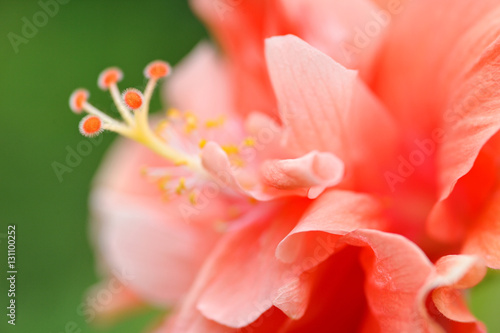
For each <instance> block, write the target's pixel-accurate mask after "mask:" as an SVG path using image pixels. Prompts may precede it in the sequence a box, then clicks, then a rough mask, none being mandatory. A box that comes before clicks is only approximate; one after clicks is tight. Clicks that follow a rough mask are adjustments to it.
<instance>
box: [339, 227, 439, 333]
mask: <svg viewBox="0 0 500 333" xmlns="http://www.w3.org/2000/svg"><path fill="white" fill-rule="evenodd" d="M341 241H342V242H345V243H347V244H349V245H353V246H361V247H363V248H364V250H363V253H362V257H361V260H362V264H363V267H364V271H365V274H366V280H365V293H366V297H367V300H368V304H369V308H370V312H371V315H372V316H373V317H374V320H376V322H377V323H378V326H379V327H380V331H381V332H412V331H424V329H423V328H424V327H425V326H426V323H425V322H422V319H421V318H419V316H418V308H417V303H416V300H417V295H418V292H419V290H420V288H421V287H422V285H423V284H424V282H425V279H426V278H427V276H428V275H429V273H430V272H431V269H432V265H431V263H430V261H429V260H428V259H427V257H426V256H425V254H424V253H423V252H422V251H421V250H420V248H418V247H417V246H416V245H415V244H414V243H412V242H411V241H409V240H408V239H406V238H404V237H402V236H399V235H396V234H390V233H384V232H381V231H377V230H356V231H353V232H352V233H349V234H347V235H346V236H345V237H343V238H342V239H341Z"/></svg>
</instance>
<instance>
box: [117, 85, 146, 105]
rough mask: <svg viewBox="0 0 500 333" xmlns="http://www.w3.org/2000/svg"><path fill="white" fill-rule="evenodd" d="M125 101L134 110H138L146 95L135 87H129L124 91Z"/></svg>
mask: <svg viewBox="0 0 500 333" xmlns="http://www.w3.org/2000/svg"><path fill="white" fill-rule="evenodd" d="M122 97H123V101H124V102H125V104H126V105H127V106H128V107H129V108H131V109H132V110H136V109H138V108H140V107H141V106H142V102H143V100H144V96H143V95H142V93H141V92H140V91H139V90H137V89H134V88H130V89H127V90H125V91H124V92H123V95H122Z"/></svg>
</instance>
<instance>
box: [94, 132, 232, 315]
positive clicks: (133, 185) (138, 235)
mask: <svg viewBox="0 0 500 333" xmlns="http://www.w3.org/2000/svg"><path fill="white" fill-rule="evenodd" d="M143 163H145V164H146V165H150V166H161V165H164V161H163V160H162V159H161V158H160V157H157V156H156V155H155V154H154V153H152V152H150V151H149V150H148V149H147V148H144V147H142V146H141V145H139V144H136V143H132V142H129V141H119V142H118V143H117V144H116V145H115V146H114V147H113V149H112V150H111V152H110V155H108V157H107V159H106V161H105V163H104V164H103V168H102V169H101V170H100V172H99V174H98V177H97V179H96V184H95V187H94V190H93V192H92V198H91V210H92V213H93V216H94V220H95V221H94V225H93V227H94V231H95V233H94V237H95V241H96V246H97V249H98V253H99V255H100V256H101V258H99V259H101V261H102V263H101V266H102V268H103V269H104V273H106V274H107V273H108V272H114V271H118V272H126V274H128V275H130V276H131V278H128V279H123V278H122V280H121V282H122V283H123V284H126V285H127V286H128V288H130V289H131V290H133V291H134V292H135V293H136V294H137V295H138V296H140V297H142V298H144V299H146V300H148V301H151V302H153V303H156V304H160V305H168V304H172V303H174V302H176V301H178V300H179V299H180V298H181V297H182V296H183V295H184V294H185V293H186V291H187V290H188V288H189V287H190V285H191V283H192V281H193V279H194V277H195V276H196V274H197V272H198V269H199V267H200V266H201V264H202V262H203V261H204V258H205V256H206V255H207V252H208V251H209V250H210V249H211V248H212V247H213V245H214V242H215V241H216V240H217V239H218V237H219V234H218V233H217V232H216V231H215V228H214V226H213V224H211V223H210V222H208V223H207V221H216V220H217V219H218V218H221V217H222V218H224V217H223V216H221V214H222V215H224V214H226V213H224V212H226V210H221V207H222V206H221V205H223V206H224V207H225V206H226V205H227V203H225V202H221V201H220V200H212V202H211V204H210V207H208V208H207V209H204V210H203V214H202V215H203V216H196V217H195V218H193V219H192V224H191V225H189V224H187V223H186V222H185V220H184V218H183V215H182V212H181V211H180V209H179V207H178V206H177V204H176V203H175V202H172V203H165V202H163V201H162V199H161V195H160V192H159V191H158V190H157V186H156V184H151V183H149V182H148V181H147V180H146V179H145V178H144V177H142V176H141V168H142V167H143V165H144V164H143ZM165 240H168V241H165Z"/></svg>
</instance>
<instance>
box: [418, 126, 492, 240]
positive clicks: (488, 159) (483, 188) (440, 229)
mask: <svg viewBox="0 0 500 333" xmlns="http://www.w3.org/2000/svg"><path fill="white" fill-rule="evenodd" d="M495 138H496V141H495V140H490V141H489V142H488V143H487V144H486V145H485V146H484V147H483V149H482V150H481V152H480V153H479V155H478V157H477V158H476V160H475V162H474V166H473V168H472V169H471V170H470V171H469V172H468V173H467V174H466V175H465V176H463V177H462V178H460V180H459V181H458V182H457V184H456V185H455V186H454V189H453V192H452V193H451V194H450V196H449V197H447V198H446V199H444V200H441V201H439V202H437V203H436V204H435V206H434V207H433V209H432V211H431V214H430V215H429V217H428V221H427V225H426V227H427V231H428V233H429V234H430V235H431V236H432V237H434V238H435V239H438V240H440V241H443V242H447V243H453V242H455V243H461V242H463V241H464V239H465V238H471V237H474V236H472V235H471V231H470V230H471V229H473V228H475V227H474V226H475V225H477V224H480V225H481V224H482V225H483V227H480V228H484V227H485V226H486V224H485V223H480V222H479V220H480V215H481V214H483V211H484V210H485V209H486V207H485V206H486V205H487V203H488V202H489V201H490V199H491V196H492V193H494V192H495V188H496V183H497V182H498V170H499V169H500V157H499V154H498V151H500V135H498V134H497V135H496V136H495ZM491 221H494V220H491ZM491 226H492V232H493V230H495V227H494V222H492V223H491Z"/></svg>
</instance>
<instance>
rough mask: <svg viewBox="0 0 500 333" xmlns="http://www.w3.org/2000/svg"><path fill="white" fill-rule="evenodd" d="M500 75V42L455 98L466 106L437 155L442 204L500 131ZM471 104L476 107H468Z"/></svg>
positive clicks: (450, 127) (487, 54)
mask: <svg viewBox="0 0 500 333" xmlns="http://www.w3.org/2000/svg"><path fill="white" fill-rule="evenodd" d="M499 13H500V12H499ZM499 32H500V24H499ZM499 75H500V38H498V39H497V40H496V42H494V43H493V44H492V45H490V46H489V48H488V49H487V50H486V51H485V52H484V53H483V55H482V56H481V58H480V59H478V61H477V62H476V63H475V64H474V67H473V68H471V70H470V72H468V73H467V76H466V77H465V78H464V82H463V83H462V84H461V86H460V87H459V89H458V90H457V92H456V95H455V96H454V101H453V102H454V105H464V109H463V110H462V112H463V114H462V115H461V117H460V118H459V119H457V120H456V121H453V122H450V123H449V124H447V125H448V126H447V128H446V130H447V131H446V133H447V135H446V137H445V138H444V142H443V144H442V146H441V149H440V150H439V151H438V154H439V155H438V162H439V166H440V170H441V173H440V199H441V200H443V199H445V198H447V197H448V196H449V195H450V193H451V191H452V190H453V187H454V186H455V184H456V182H457V181H458V180H459V179H460V178H461V177H463V176H464V175H465V174H467V173H468V172H469V171H470V170H471V169H472V166H473V164H474V161H475V160H476V158H477V157H478V155H479V153H480V151H481V149H482V148H483V146H484V145H485V144H486V143H487V142H488V140H490V139H491V138H492V137H493V136H494V135H495V134H496V133H498V131H499V130H500V111H499V110H500V83H499V82H498V76H499ZM471 100H473V101H474V104H473V105H472V106H468V105H469V104H467V103H470V101H471Z"/></svg>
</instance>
